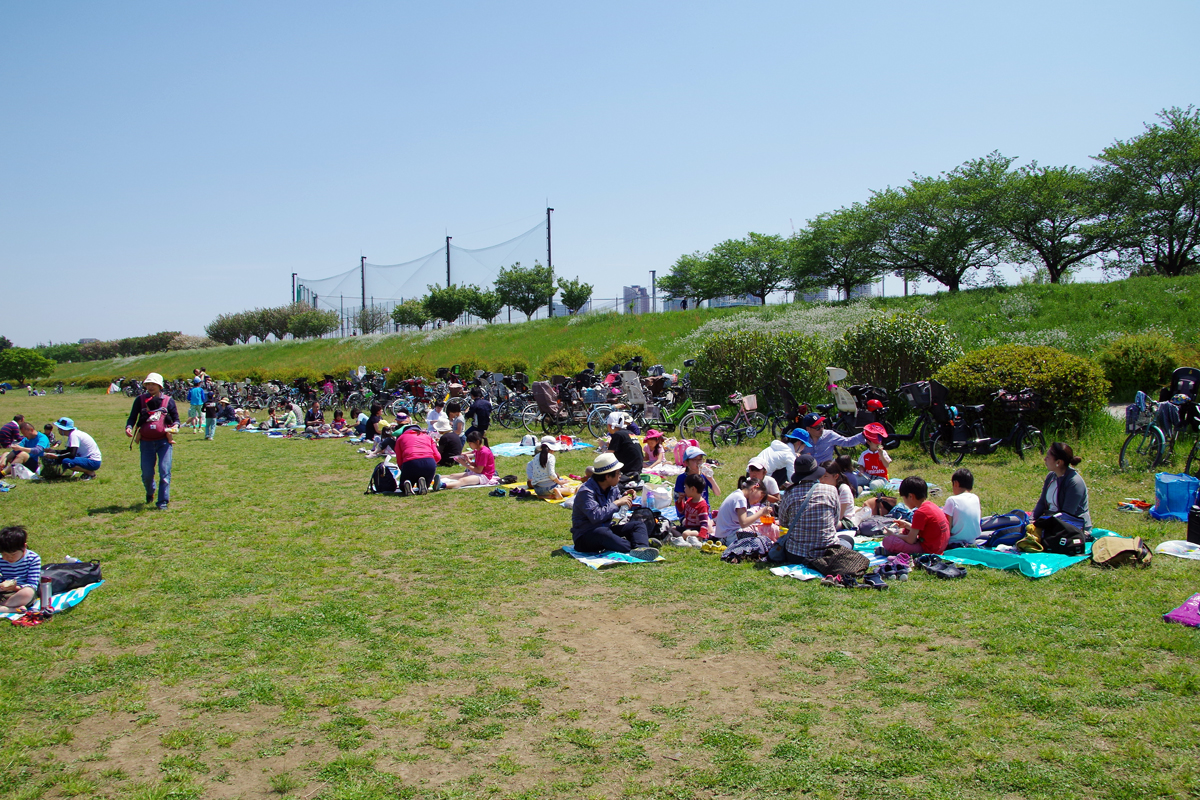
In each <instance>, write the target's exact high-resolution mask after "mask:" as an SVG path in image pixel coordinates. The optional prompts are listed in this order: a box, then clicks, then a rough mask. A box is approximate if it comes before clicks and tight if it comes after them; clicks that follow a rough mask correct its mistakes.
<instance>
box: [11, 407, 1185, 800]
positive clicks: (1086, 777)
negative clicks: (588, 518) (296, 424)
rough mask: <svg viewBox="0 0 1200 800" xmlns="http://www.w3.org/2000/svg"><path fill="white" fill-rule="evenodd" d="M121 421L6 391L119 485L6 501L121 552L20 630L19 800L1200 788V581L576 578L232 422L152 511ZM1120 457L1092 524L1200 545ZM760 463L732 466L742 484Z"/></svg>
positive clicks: (481, 511)
mask: <svg viewBox="0 0 1200 800" xmlns="http://www.w3.org/2000/svg"><path fill="white" fill-rule="evenodd" d="M127 403H128V401H126V400H124V399H120V400H119V399H117V398H110V397H106V396H104V395H102V394H98V393H68V394H66V395H63V396H59V397H41V398H28V397H25V396H23V395H11V394H10V395H8V396H6V397H2V398H0V417H3V418H8V417H11V415H12V414H13V413H15V412H22V413H24V414H25V415H26V416H27V417H29V418H30V419H31V420H34V421H38V422H41V421H42V420H51V419H53V418H56V417H58V416H60V415H63V414H67V415H70V416H72V417H74V418H75V420H76V421H77V424H79V426H80V427H81V428H82V429H84V430H87V431H89V432H91V433H93V434H94V435H95V436H96V438H97V440H98V441H99V443H100V446H101V447H102V449H103V451H104V467H103V468H102V470H101V472H100V477H99V479H98V480H96V481H92V482H90V483H64V482H58V483H50V484H27V483H22V484H20V485H18V486H16V487H15V488H14V489H13V490H12V491H11V492H9V493H7V494H3V495H0V507H2V508H3V512H4V519H3V522H4V524H14V523H19V524H23V525H25V526H27V527H28V529H29V531H30V534H31V546H32V547H33V549H35V550H37V551H38V552H39V553H40V554H41V555H42V557H43V560H44V561H48V562H53V561H60V560H62V558H63V557H65V556H66V555H68V554H70V555H72V556H75V557H78V558H85V559H93V558H94V559H98V560H100V561H101V562H102V563H103V568H104V574H105V578H106V580H107V584H106V585H105V586H103V587H101V588H100V589H99V590H98V591H96V592H94V593H93V594H92V595H91V596H90V597H89V598H88V599H87V600H86V601H85V602H84V603H83V604H81V605H80V606H79V607H77V608H76V609H74V610H72V611H71V612H69V613H67V614H64V615H62V616H60V617H58V618H56V619H53V620H51V621H50V622H49V623H47V624H45V625H43V626H41V627H38V628H33V629H21V628H15V627H8V626H5V629H4V632H3V642H4V647H5V650H6V654H7V658H6V662H7V663H6V665H5V668H4V670H3V673H2V675H3V679H2V685H3V703H4V706H5V707H6V708H7V709H8V710H9V713H8V714H7V715H6V717H7V721H8V729H9V730H8V731H7V735H6V737H5V740H4V743H3V745H2V746H0V797H3V798H22V799H23V800H33V798H40V797H47V798H51V797H53V798H57V797H81V798H86V797H108V798H193V797H196V798H199V797H206V798H207V797H213V798H232V797H243V798H252V797H268V796H275V797H292V798H329V799H332V798H340V799H343V800H350V799H351V798H355V799H364V798H392V797H413V798H445V799H447V800H449V799H450V798H486V797H498V798H499V797H506V798H507V797H513V798H560V797H561V798H577V797H605V798H610V797H629V798H716V797H783V796H799V795H804V796H814V797H862V798H881V797H921V798H931V797H932V798H939V797H979V798H985V797H986V798H991V797H1054V798H1062V797H1106V798H1143V797H1151V796H1154V797H1196V796H1198V795H1200V766H1198V762H1197V756H1198V755H1200V748H1198V745H1197V743H1198V742H1200V662H1198V660H1197V656H1198V655H1200V638H1198V637H1200V632H1198V631H1196V630H1191V629H1186V628H1183V627H1180V626H1173V625H1166V624H1164V623H1163V622H1162V621H1161V619H1160V615H1161V614H1162V613H1163V612H1164V611H1166V610H1168V609H1170V608H1173V607H1174V606H1176V605H1178V604H1179V603H1180V602H1182V601H1183V600H1184V599H1185V598H1186V597H1187V596H1188V595H1190V594H1191V593H1193V592H1195V591H1200V563H1198V562H1189V561H1182V560H1176V559H1170V558H1168V557H1165V556H1157V557H1155V559H1154V564H1153V566H1152V567H1151V568H1150V569H1149V570H1148V571H1144V572H1143V571H1139V572H1134V571H1132V570H1120V571H1111V572H1106V571H1100V570H1098V569H1095V568H1092V567H1090V566H1088V565H1086V564H1083V565H1079V566H1075V567H1073V568H1070V569H1068V570H1065V571H1063V572H1061V573H1058V574H1057V575H1054V576H1052V577H1049V578H1046V579H1042V580H1038V581H1031V580H1028V579H1025V578H1022V577H1020V576H1017V575H1012V574H1007V573H1002V572H998V571H995V570H986V569H977V568H972V569H971V571H970V575H969V576H968V578H967V579H966V580H963V581H958V582H940V581H937V580H935V579H933V578H930V577H929V576H922V575H914V576H913V578H912V579H911V580H910V581H908V582H907V583H903V584H897V585H893V586H892V588H890V589H889V590H888V591H886V592H873V591H848V590H839V589H832V588H826V587H822V586H819V585H815V584H813V583H800V582H797V581H793V580H789V579H782V578H776V577H773V576H771V575H770V574H769V573H766V572H764V571H762V570H760V569H757V568H755V567H753V566H749V565H742V566H729V565H725V564H722V563H720V561H719V560H718V559H717V557H715V556H709V555H706V554H702V553H700V552H698V551H692V550H676V549H668V551H666V553H665V555H666V557H667V561H666V562H665V563H661V564H654V565H644V566H636V567H624V568H619V569H616V570H609V571H605V572H594V571H592V570H589V569H587V568H585V567H584V566H582V565H580V564H578V563H576V562H574V561H571V560H570V559H567V558H565V557H556V556H554V555H553V551H555V550H556V549H557V548H558V547H560V546H561V545H562V544H564V543H567V542H568V541H569V536H568V532H567V529H568V525H569V518H568V513H567V512H565V511H563V510H561V509H558V508H556V507H554V506H551V505H549V504H546V503H542V502H522V501H516V500H513V499H510V498H503V499H501V498H493V497H489V496H487V494H486V492H484V491H481V490H463V491H460V492H454V493H439V494H435V495H430V496H427V497H422V498H408V499H399V498H392V497H378V496H364V495H363V489H364V488H365V485H366V482H367V478H368V475H369V472H370V468H371V464H372V462H366V461H365V460H364V459H363V458H362V457H361V456H357V455H355V454H354V450H355V448H353V447H350V446H348V445H347V444H345V443H344V442H339V441H318V442H306V441H268V440H266V439H265V437H261V436H257V435H251V434H236V433H234V432H232V431H231V430H229V429H221V430H219V431H218V434H217V438H216V441H214V442H205V441H202V440H198V439H199V437H195V436H190V435H181V436H180V437H179V438H180V444H179V445H178V446H177V451H176V457H175V481H174V484H173V497H172V503H171V509H170V510H169V511H166V512H158V511H155V510H153V508H152V507H147V506H144V505H142V503H141V502H140V501H141V499H142V488H141V485H140V482H139V478H138V472H137V462H136V458H135V454H134V453H131V452H130V451H129V449H128V448H127V445H126V440H125V438H124V436H123V430H122V429H123V419H124V416H125V414H126V413H127V410H128V409H127ZM493 438H494V439H495V440H500V439H502V438H505V437H500V436H496V437H493ZM1120 440H1121V437H1120V434H1119V426H1118V425H1117V424H1116V423H1113V424H1112V425H1110V426H1105V425H1101V426H1099V427H1098V428H1097V430H1096V431H1095V432H1093V433H1092V434H1090V435H1089V438H1088V439H1087V440H1086V441H1084V442H1082V443H1080V445H1079V447H1078V451H1079V452H1081V454H1082V455H1083V456H1084V457H1085V459H1086V460H1085V461H1084V464H1083V466H1082V471H1083V474H1084V475H1085V477H1086V479H1087V482H1088V484H1089V487H1090V493H1091V504H1092V509H1093V515H1094V517H1095V520H1096V524H1097V525H1099V526H1102V527H1107V528H1111V529H1115V530H1117V531H1120V532H1122V533H1126V534H1137V535H1141V536H1144V537H1146V538H1147V539H1148V540H1149V541H1150V542H1151V543H1152V544H1153V543H1157V542H1158V541H1160V540H1163V539H1171V538H1183V526H1182V525H1180V524H1174V525H1168V524H1162V523H1155V522H1152V521H1149V520H1146V519H1142V518H1140V517H1136V516H1131V515H1125V514H1119V513H1117V512H1116V511H1115V510H1114V504H1115V503H1116V502H1117V501H1118V500H1120V499H1122V498H1124V497H1128V496H1137V497H1142V498H1147V499H1149V498H1151V497H1152V494H1153V478H1152V476H1149V475H1125V474H1121V473H1119V472H1118V471H1116V470H1115V469H1114V467H1113V465H1114V464H1115V462H1116V450H1117V448H1118V447H1119V445H1120ZM764 444H765V442H764ZM756 449H757V448H751V447H745V448H740V449H738V450H736V451H723V452H721V453H720V454H719V455H720V457H721V458H723V459H725V461H726V466H725V467H724V468H722V469H721V470H720V471H719V472H718V479H719V481H720V482H721V485H722V488H723V489H725V490H726V491H728V488H729V487H730V485H731V484H732V483H733V476H734V475H735V473H736V472H737V470H736V467H737V466H740V465H741V464H744V462H745V459H746V458H747V457H748V456H749V455H751V454H752V453H753V452H754V451H755V450H756ZM896 457H897V458H896V462H895V463H894V465H893V467H894V470H893V474H894V475H903V474H911V473H919V474H921V475H923V476H925V477H926V478H927V479H929V480H931V481H933V482H936V483H939V484H941V485H943V486H947V485H948V483H949V481H948V478H949V470H947V469H943V468H935V467H933V465H931V464H930V463H929V462H928V461H926V460H925V459H924V458H923V457H921V456H918V455H917V454H916V453H915V452H914V451H912V450H907V449H901V450H899V451H897V453H896ZM588 460H589V459H588V458H587V456H585V455H583V454H581V453H567V454H562V455H561V457H560V459H559V467H560V471H562V472H564V473H565V472H579V471H581V470H582V469H583V467H584V466H585V464H586V463H587V461H588ZM499 462H500V464H499V466H500V469H501V471H502V472H511V473H517V474H522V470H523V463H522V460H521V459H499ZM968 463H969V464H970V466H971V467H972V468H973V469H974V470H975V472H976V475H977V481H978V484H977V485H978V490H979V494H980V495H981V497H982V500H983V503H984V508H985V511H991V512H994V511H1006V510H1008V509H1010V508H1013V507H1020V506H1023V507H1027V508H1028V507H1029V506H1030V505H1032V502H1033V500H1034V498H1035V496H1036V493H1037V491H1038V490H1039V489H1040V486H1041V479H1042V477H1043V474H1044V473H1043V469H1042V467H1041V466H1040V464H1038V463H1022V462H1020V461H1019V460H1017V459H1016V457H1015V456H1012V455H1011V454H997V455H995V456H991V457H988V458H986V459H983V458H973V459H968Z"/></svg>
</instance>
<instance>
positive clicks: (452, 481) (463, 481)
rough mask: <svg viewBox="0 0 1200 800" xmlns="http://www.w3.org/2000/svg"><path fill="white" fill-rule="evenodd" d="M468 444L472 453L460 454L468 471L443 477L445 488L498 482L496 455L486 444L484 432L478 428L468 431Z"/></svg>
mask: <svg viewBox="0 0 1200 800" xmlns="http://www.w3.org/2000/svg"><path fill="white" fill-rule="evenodd" d="M467 446H468V447H470V448H471V454H470V455H469V456H468V455H466V454H463V455H461V456H458V461H459V463H460V464H462V465H463V466H465V467H466V468H467V471H466V472H460V473H458V474H457V475H447V476H446V477H444V478H442V488H443V489H460V488H462V487H463V486H491V485H493V484H495V483H496V457H495V456H494V455H492V450H491V448H490V447H487V446H486V445H484V443H483V433H482V432H481V431H478V430H474V431H471V432H470V433H468V434H467Z"/></svg>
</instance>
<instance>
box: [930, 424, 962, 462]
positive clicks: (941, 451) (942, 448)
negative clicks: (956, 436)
mask: <svg viewBox="0 0 1200 800" xmlns="http://www.w3.org/2000/svg"><path fill="white" fill-rule="evenodd" d="M953 448H954V442H953V440H950V441H947V440H946V438H945V437H943V436H942V434H941V433H940V432H938V433H935V434H934V435H933V438H932V439H930V440H929V455H931V456H933V463H935V464H949V465H950V466H952V467H957V466H958V465H959V464H961V463H962V460H963V457H964V456H965V455H966V454H967V451H966V448H964V447H959V448H958V449H957V450H956V449H953Z"/></svg>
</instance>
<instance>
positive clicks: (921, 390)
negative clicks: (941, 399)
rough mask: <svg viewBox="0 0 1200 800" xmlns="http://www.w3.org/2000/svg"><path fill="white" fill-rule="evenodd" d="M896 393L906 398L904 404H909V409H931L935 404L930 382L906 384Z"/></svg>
mask: <svg viewBox="0 0 1200 800" xmlns="http://www.w3.org/2000/svg"><path fill="white" fill-rule="evenodd" d="M896 391H897V392H898V393H899V395H900V396H901V397H903V398H904V402H906V403H908V405H909V408H929V404H930V403H931V402H933V401H932V397H931V393H930V387H929V381H917V382H916V383H906V384H905V385H903V386H901V387H900V388H899V389H897V390H896Z"/></svg>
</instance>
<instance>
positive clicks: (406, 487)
mask: <svg viewBox="0 0 1200 800" xmlns="http://www.w3.org/2000/svg"><path fill="white" fill-rule="evenodd" d="M412 493H413V491H412V481H405V482H404V483H402V484H400V494H402V495H404V496H405V497H408V496H409V495H410V494H412Z"/></svg>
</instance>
